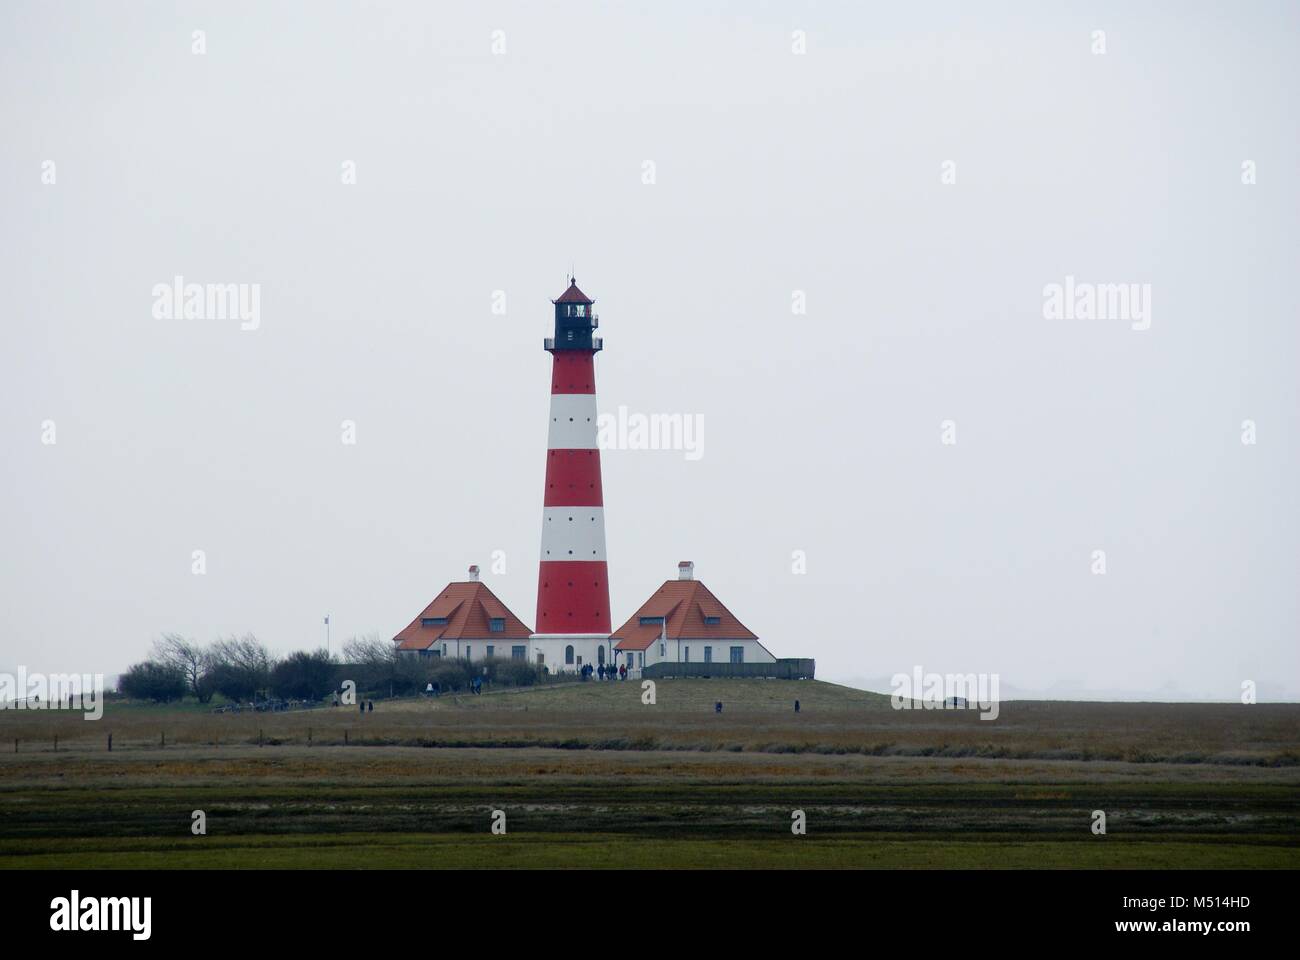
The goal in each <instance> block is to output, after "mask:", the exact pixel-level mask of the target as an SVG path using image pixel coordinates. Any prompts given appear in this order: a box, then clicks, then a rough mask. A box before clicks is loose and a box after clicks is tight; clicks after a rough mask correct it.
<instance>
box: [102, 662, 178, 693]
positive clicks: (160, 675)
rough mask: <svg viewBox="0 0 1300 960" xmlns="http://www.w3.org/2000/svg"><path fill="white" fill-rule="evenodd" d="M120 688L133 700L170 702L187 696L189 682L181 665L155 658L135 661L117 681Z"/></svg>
mask: <svg viewBox="0 0 1300 960" xmlns="http://www.w3.org/2000/svg"><path fill="white" fill-rule="evenodd" d="M117 685H118V689H119V690H121V692H122V693H123V694H125V695H126V696H128V697H130V698H131V699H133V700H152V701H153V702H154V703H169V702H171V701H172V700H180V699H183V698H184V696H185V692H186V690H187V689H188V688H189V684H188V683H187V682H186V679H185V672H184V671H183V670H181V669H180V668H179V667H176V666H172V665H170V664H166V663H158V662H157V661H154V660H146V661H145V662H144V663H135V664H132V665H131V666H130V667H128V668H127V671H126V673H124V674H122V676H121V677H119V678H118V681H117Z"/></svg>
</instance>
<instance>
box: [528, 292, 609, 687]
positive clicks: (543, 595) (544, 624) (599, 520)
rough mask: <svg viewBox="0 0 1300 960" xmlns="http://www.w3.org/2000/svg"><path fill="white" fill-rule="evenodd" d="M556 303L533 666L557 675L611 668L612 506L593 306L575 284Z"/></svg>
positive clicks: (549, 347)
mask: <svg viewBox="0 0 1300 960" xmlns="http://www.w3.org/2000/svg"><path fill="white" fill-rule="evenodd" d="M553 303H554V304H555V336H554V337H553V338H549V337H548V338H547V339H546V341H545V344H544V346H545V348H546V351H547V352H548V353H549V354H550V355H551V357H552V373H551V419H550V429H549V433H548V436H547V443H546V448H547V449H546V497H545V499H544V500H543V506H542V553H541V570H540V572H539V574H538V578H537V620H536V624H537V627H536V629H537V632H536V633H535V634H533V636H532V649H533V659H534V662H537V663H542V664H544V665H545V666H546V667H547V668H549V669H550V670H551V672H553V673H554V672H558V671H566V672H573V671H576V670H579V669H580V668H581V667H582V666H584V665H586V664H591V666H592V668H593V669H594V668H595V667H597V666H598V665H599V664H601V663H607V662H608V663H612V662H613V657H612V656H611V654H610V649H609V632H610V629H611V627H612V625H611V623H610V616H609V567H608V564H607V563H606V560H605V507H604V498H603V496H602V494H601V486H600V450H599V449H598V448H597V445H596V435H597V422H596V354H597V352H599V351H600V349H601V346H602V344H601V341H600V338H599V337H595V336H593V335H592V331H594V330H595V329H596V327H597V325H598V324H597V320H596V314H595V311H594V310H593V309H592V306H593V301H592V300H591V298H590V297H588V296H587V295H586V294H585V293H583V292H582V291H581V290H579V289H578V285H577V283H576V282H570V284H569V289H568V290H565V291H564V293H563V294H562V295H561V296H560V298H559V299H558V300H555V301H553Z"/></svg>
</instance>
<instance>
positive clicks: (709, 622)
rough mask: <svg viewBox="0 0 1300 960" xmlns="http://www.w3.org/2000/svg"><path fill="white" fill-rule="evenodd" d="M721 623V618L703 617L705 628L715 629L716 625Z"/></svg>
mask: <svg viewBox="0 0 1300 960" xmlns="http://www.w3.org/2000/svg"><path fill="white" fill-rule="evenodd" d="M721 622H722V618H721V617H705V618H704V623H705V625H706V626H710V627H716V626H717V625H718V624H720V623H721Z"/></svg>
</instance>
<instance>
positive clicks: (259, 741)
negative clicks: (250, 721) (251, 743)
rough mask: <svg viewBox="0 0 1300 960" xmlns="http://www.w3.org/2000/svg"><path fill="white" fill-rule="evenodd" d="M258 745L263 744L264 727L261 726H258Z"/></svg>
mask: <svg viewBox="0 0 1300 960" xmlns="http://www.w3.org/2000/svg"><path fill="white" fill-rule="evenodd" d="M257 745H258V746H259V747H260V746H261V745H262V728H261V727H258V728H257Z"/></svg>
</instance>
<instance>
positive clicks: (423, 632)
mask: <svg viewBox="0 0 1300 960" xmlns="http://www.w3.org/2000/svg"><path fill="white" fill-rule="evenodd" d="M532 632H533V631H532V629H531V628H530V627H529V626H528V625H527V624H526V623H524V622H523V621H522V620H520V619H519V618H518V617H516V616H515V615H514V614H513V613H511V612H510V611H509V610H508V609H507V608H506V605H505V604H504V603H502V602H501V601H500V600H498V599H497V598H496V594H494V593H493V592H492V591H491V590H489V589H488V588H487V587H486V586H485V585H484V584H483V583H482V582H480V581H479V578H478V567H470V568H469V579H468V580H466V581H463V582H459V583H449V584H447V586H446V589H444V590H443V591H442V592H441V593H440V594H438V596H436V597H434V599H433V602H432V603H430V604H429V605H428V606H427V607H425V608H424V611H423V612H422V613H421V614H420V615H419V616H418V617H416V618H415V619H414V620H412V621H411V623H410V625H409V626H407V628H406V629H405V630H403V631H402V632H401V633H399V634H398V635H397V636H395V637H393V642H394V643H395V644H396V645H397V651H398V653H399V654H400V655H401V656H404V657H455V658H460V659H464V660H470V661H474V660H487V659H489V658H492V657H495V658H497V659H506V658H509V659H513V660H527V659H528V638H529V637H530V636H531V635H532Z"/></svg>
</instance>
